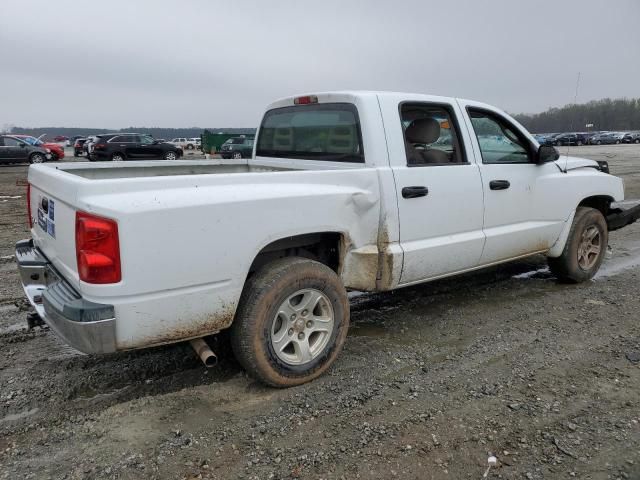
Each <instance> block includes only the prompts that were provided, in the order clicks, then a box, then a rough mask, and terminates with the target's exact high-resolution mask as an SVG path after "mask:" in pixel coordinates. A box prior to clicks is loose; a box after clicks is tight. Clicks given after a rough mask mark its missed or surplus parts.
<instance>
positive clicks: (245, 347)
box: [231, 257, 349, 387]
mask: <svg viewBox="0 0 640 480" xmlns="http://www.w3.org/2000/svg"><path fill="white" fill-rule="evenodd" d="M348 328H349V302H348V299H347V292H346V290H345V288H344V286H343V285H342V282H341V281H340V279H339V278H338V276H337V275H336V274H335V272H334V271H333V270H331V269H330V268H329V267H327V266H326V265H323V264H322V263H319V262H316V261H313V260H308V259H305V258H298V257H288V258H283V259H279V260H275V261H273V262H271V263H269V264H267V265H265V266H264V267H262V268H261V269H260V270H259V271H257V272H256V273H255V274H254V275H253V276H252V277H250V278H249V280H248V281H247V284H246V286H245V289H244V291H243V293H242V297H241V299H240V305H239V307H238V311H237V312H236V318H235V320H234V322H233V325H232V327H231V344H232V347H233V351H234V354H235V356H236V358H237V359H238V361H239V362H240V364H241V365H242V366H243V367H244V368H245V369H246V371H247V372H248V373H249V374H250V375H251V376H252V377H254V378H256V379H258V380H260V381H261V382H263V383H266V384H267V385H271V386H274V387H290V386H294V385H300V384H302V383H305V382H308V381H310V380H313V379H314V378H316V377H318V376H320V375H321V374H322V373H323V372H325V371H326V370H327V369H328V368H329V367H330V366H331V364H333V362H334V361H335V359H336V358H337V357H338V354H339V353H340V351H341V350H342V346H343V345H344V342H345V339H346V336H347V330H348Z"/></svg>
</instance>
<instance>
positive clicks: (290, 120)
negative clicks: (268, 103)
mask: <svg viewBox="0 0 640 480" xmlns="http://www.w3.org/2000/svg"><path fill="white" fill-rule="evenodd" d="M256 155H257V156H261V157H282V158H298V159H303V160H324V161H329V162H357V163H364V151H363V147H362V135H361V133H360V120H359V118H358V111H357V109H356V107H355V105H353V104H349V103H322V104H312V105H298V106H295V107H284V108H276V109H274V110H270V111H268V112H267V113H266V114H265V116H264V118H263V120H262V125H261V126H260V133H259V137H258V146H257V151H256Z"/></svg>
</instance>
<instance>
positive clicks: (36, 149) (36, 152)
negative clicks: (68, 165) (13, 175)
mask: <svg viewBox="0 0 640 480" xmlns="http://www.w3.org/2000/svg"><path fill="white" fill-rule="evenodd" d="M52 158H53V157H52V155H51V150H49V149H48V148H46V147H44V146H40V145H31V144H30V143H28V142H25V141H24V140H23V139H21V138H17V137H14V136H13V135H0V164H6V163H43V162H46V161H47V160H51V159H52Z"/></svg>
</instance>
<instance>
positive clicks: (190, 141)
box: [169, 137, 200, 150]
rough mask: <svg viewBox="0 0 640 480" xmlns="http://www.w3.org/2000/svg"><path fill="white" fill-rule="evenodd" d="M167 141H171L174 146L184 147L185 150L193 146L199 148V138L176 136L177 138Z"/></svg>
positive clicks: (191, 148)
mask: <svg viewBox="0 0 640 480" xmlns="http://www.w3.org/2000/svg"><path fill="white" fill-rule="evenodd" d="M169 143H172V144H173V145H175V146H176V147H182V148H183V149H186V150H193V149H195V148H200V139H199V138H184V137H178V138H174V139H173V140H171V141H170V142H169Z"/></svg>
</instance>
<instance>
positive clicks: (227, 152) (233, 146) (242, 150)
mask: <svg viewBox="0 0 640 480" xmlns="http://www.w3.org/2000/svg"><path fill="white" fill-rule="evenodd" d="M252 154H253V138H247V137H233V138H230V139H228V140H227V141H226V142H224V143H223V144H222V146H221V147H220V155H221V156H222V158H237V159H239V158H251V155H252Z"/></svg>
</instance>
